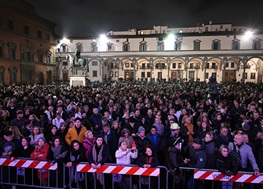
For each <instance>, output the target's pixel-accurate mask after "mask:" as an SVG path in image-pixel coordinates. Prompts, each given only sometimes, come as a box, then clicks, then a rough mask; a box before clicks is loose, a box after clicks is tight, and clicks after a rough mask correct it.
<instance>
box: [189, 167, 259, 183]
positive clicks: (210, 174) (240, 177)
mask: <svg viewBox="0 0 263 189" xmlns="http://www.w3.org/2000/svg"><path fill="white" fill-rule="evenodd" d="M194 179H199V180H215V181H225V182H245V183H257V184H263V175H260V176H255V175H251V174H242V173H238V174H236V175H232V176H227V175H225V174H224V173H221V172H215V171H199V170H195V171H194Z"/></svg>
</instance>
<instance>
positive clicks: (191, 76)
mask: <svg viewBox="0 0 263 189" xmlns="http://www.w3.org/2000/svg"><path fill="white" fill-rule="evenodd" d="M194 78H195V72H194V71H189V79H191V80H193V79H194Z"/></svg>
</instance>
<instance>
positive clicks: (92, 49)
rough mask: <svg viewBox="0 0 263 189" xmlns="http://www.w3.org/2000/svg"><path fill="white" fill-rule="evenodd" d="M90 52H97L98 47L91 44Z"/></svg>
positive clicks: (95, 44)
mask: <svg viewBox="0 0 263 189" xmlns="http://www.w3.org/2000/svg"><path fill="white" fill-rule="evenodd" d="M90 48H91V52H98V45H97V43H96V42H94V41H93V42H92V43H91V47H90Z"/></svg>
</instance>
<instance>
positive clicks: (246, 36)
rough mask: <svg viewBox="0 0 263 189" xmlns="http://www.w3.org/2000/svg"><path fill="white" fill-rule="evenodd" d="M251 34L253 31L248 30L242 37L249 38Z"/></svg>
mask: <svg viewBox="0 0 263 189" xmlns="http://www.w3.org/2000/svg"><path fill="white" fill-rule="evenodd" d="M252 36H253V32H252V31H250V30H248V31H246V32H245V34H244V37H245V39H250V38H251V37H252Z"/></svg>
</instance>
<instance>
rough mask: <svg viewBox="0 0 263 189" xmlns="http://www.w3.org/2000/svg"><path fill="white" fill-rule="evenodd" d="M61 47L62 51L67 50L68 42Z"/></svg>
mask: <svg viewBox="0 0 263 189" xmlns="http://www.w3.org/2000/svg"><path fill="white" fill-rule="evenodd" d="M60 48H61V49H62V52H67V49H68V48H67V44H65V43H63V44H61V46H60Z"/></svg>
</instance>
